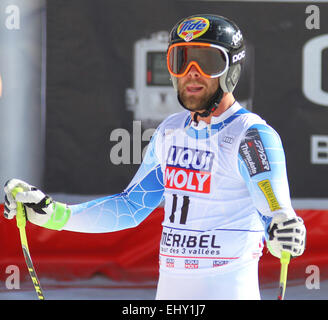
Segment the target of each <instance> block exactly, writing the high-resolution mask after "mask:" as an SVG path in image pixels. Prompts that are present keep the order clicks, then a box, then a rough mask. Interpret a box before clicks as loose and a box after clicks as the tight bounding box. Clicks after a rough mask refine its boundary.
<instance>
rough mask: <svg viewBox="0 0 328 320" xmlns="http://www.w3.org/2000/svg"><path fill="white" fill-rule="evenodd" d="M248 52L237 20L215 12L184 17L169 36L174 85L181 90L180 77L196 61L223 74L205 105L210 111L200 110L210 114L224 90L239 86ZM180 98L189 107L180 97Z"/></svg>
mask: <svg viewBox="0 0 328 320" xmlns="http://www.w3.org/2000/svg"><path fill="white" fill-rule="evenodd" d="M245 53H246V50H245V45H244V40H243V36H242V33H241V30H240V29H239V27H238V26H237V25H236V24H235V23H234V22H233V21H231V20H229V19H227V18H225V17H222V16H218V15H213V14H200V15H193V16H190V17H187V18H184V19H182V20H180V21H179V22H178V23H177V24H176V25H175V26H174V27H173V29H172V30H171V33H170V36H169V44H168V51H167V66H168V70H169V72H170V74H171V79H172V82H173V86H174V88H175V89H176V90H177V78H178V77H180V76H184V75H185V74H186V73H187V72H188V71H189V69H190V68H191V66H192V65H195V66H196V68H197V69H198V71H199V72H200V73H201V74H202V75H204V76H206V77H208V78H217V77H219V84H220V86H219V90H218V91H217V92H216V93H215V94H214V96H213V97H212V98H211V99H210V101H209V103H208V105H207V106H205V107H204V109H205V110H206V112H203V113H198V115H200V116H201V117H206V116H208V115H209V114H210V113H211V112H213V111H214V110H215V109H216V108H217V106H218V104H219V103H220V101H221V99H222V96H223V93H224V92H233V90H234V89H235V87H236V85H237V83H238V80H239V78H240V73H241V63H242V62H243V61H244V59H245ZM178 98H179V97H178ZM179 102H180V104H182V106H183V107H184V108H186V109H188V108H187V107H186V106H184V105H183V103H182V102H181V100H180V99H179Z"/></svg>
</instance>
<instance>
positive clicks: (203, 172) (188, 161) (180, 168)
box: [165, 146, 214, 193]
mask: <svg viewBox="0 0 328 320" xmlns="http://www.w3.org/2000/svg"><path fill="white" fill-rule="evenodd" d="M213 159H214V154H213V153H212V152H209V151H203V150H195V149H189V148H182V147H177V146H171V148H170V150H169V153H168V158H167V161H166V168H165V187H166V188H169V189H177V190H184V191H191V192H199V193H209V192H210V187H211V170H212V165H213Z"/></svg>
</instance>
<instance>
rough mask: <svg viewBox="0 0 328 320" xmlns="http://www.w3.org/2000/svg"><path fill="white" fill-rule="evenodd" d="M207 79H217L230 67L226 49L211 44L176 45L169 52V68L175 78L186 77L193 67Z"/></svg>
mask: <svg viewBox="0 0 328 320" xmlns="http://www.w3.org/2000/svg"><path fill="white" fill-rule="evenodd" d="M193 65H194V66H195V67H196V68H197V69H198V71H199V72H200V73H201V74H202V75H203V76H205V77H208V78H216V77H219V76H220V75H222V74H223V73H224V72H225V71H226V70H227V68H228V66H229V57H228V54H227V52H226V51H225V50H224V48H222V47H220V46H217V45H213V44H209V43H201V42H200V43H197V42H191V43H176V44H173V45H172V46H170V47H169V49H168V52H167V66H168V70H169V72H170V73H171V74H172V75H173V76H175V77H183V76H185V75H186V74H187V73H188V71H189V69H190V68H191V67H192V66H193Z"/></svg>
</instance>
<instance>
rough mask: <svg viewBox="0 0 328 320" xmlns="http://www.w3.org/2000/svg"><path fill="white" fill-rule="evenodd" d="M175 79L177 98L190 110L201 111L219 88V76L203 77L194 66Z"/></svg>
mask: <svg viewBox="0 0 328 320" xmlns="http://www.w3.org/2000/svg"><path fill="white" fill-rule="evenodd" d="M177 80H178V95H179V98H180V99H181V101H182V102H183V104H184V105H185V106H186V107H187V108H188V109H189V110H190V111H203V110H204V106H206V105H207V104H208V102H209V101H210V99H211V98H212V96H213V95H214V94H215V93H216V91H217V90H218V89H219V78H208V77H205V76H203V75H202V74H201V73H200V72H199V70H198V69H197V68H196V67H195V66H192V67H191V68H190V69H189V71H188V73H187V74H186V75H185V76H183V77H179V78H177Z"/></svg>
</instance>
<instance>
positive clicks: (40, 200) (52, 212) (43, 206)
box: [4, 179, 70, 230]
mask: <svg viewBox="0 0 328 320" xmlns="http://www.w3.org/2000/svg"><path fill="white" fill-rule="evenodd" d="M16 188H21V189H22V190H23V191H22V192H17V194H16V195H15V196H14V195H13V193H14V190H15V189H16ZM4 191H5V207H4V216H5V218H7V219H13V218H14V217H15V215H16V213H17V212H16V210H17V202H21V203H22V204H23V208H24V211H25V216H26V218H27V220H28V221H30V222H32V223H33V224H36V225H38V226H42V227H45V228H49V229H54V230H60V229H61V228H62V227H63V226H64V225H65V224H66V222H67V220H68V219H69V216H70V210H69V209H68V207H67V206H66V205H65V204H62V203H59V202H55V201H53V200H52V199H51V198H50V197H49V196H47V195H45V194H44V193H43V192H42V191H41V190H39V189H37V188H36V187H33V186H31V185H30V184H28V183H26V182H24V181H22V180H19V179H11V180H9V181H7V183H6V184H5V187H4ZM16 201H17V202H16Z"/></svg>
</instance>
